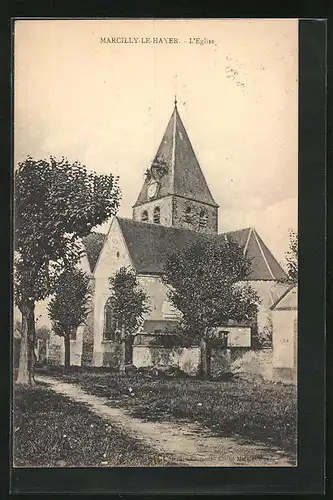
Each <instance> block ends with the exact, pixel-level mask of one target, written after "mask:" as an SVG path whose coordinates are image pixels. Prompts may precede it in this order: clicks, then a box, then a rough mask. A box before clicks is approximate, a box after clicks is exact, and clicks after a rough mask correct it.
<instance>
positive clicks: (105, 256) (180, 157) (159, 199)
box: [57, 102, 287, 367]
mask: <svg viewBox="0 0 333 500" xmlns="http://www.w3.org/2000/svg"><path fill="white" fill-rule="evenodd" d="M218 209H219V207H218V205H217V203H216V202H215V200H214V198H213V196H212V193H211V191H210V189H209V187H208V185H207V182H206V180H205V177H204V174H203V172H202V170H201V167H200V165H199V162H198V160H197V158H196V155H195V153H194V150H193V147H192V145H191V142H190V139H189V137H188V134H187V132H186V129H185V127H184V124H183V122H182V120H181V117H180V115H179V111H178V109H177V103H176V102H175V106H174V109H173V112H172V115H171V117H170V120H169V123H168V125H167V127H166V130H165V133H164V136H163V138H162V140H161V143H160V146H159V148H158V150H157V153H156V155H155V158H154V160H153V162H152V164H151V166H150V167H149V169H147V171H146V174H145V179H144V182H143V186H142V188H141V191H140V192H139V195H138V198H137V200H136V202H135V204H134V206H133V215H132V219H125V218H121V217H114V218H113V220H112V222H111V224H110V228H109V231H108V233H107V235H101V234H100V233H92V234H91V235H90V236H89V237H88V238H86V240H85V242H84V243H85V248H86V254H87V255H86V257H87V259H85V260H84V268H85V271H86V272H88V273H90V276H91V286H92V300H91V307H90V310H91V313H90V315H89V317H88V320H87V322H86V325H85V327H83V328H80V329H79V331H78V334H77V338H76V339H73V341H72V351H73V353H75V354H73V356H74V357H75V360H74V357H73V362H74V363H75V364H78V365H80V364H81V365H90V366H110V367H117V365H118V363H119V352H120V345H119V343H118V342H117V337H116V335H115V325H114V321H112V306H111V304H110V300H109V296H110V292H109V277H110V276H112V275H113V274H114V273H115V272H116V271H118V270H119V269H120V268H121V267H131V268H133V269H134V270H135V272H136V273H137V276H138V280H139V283H140V286H141V288H142V289H143V290H144V291H145V292H146V294H147V295H148V297H149V299H150V312H149V313H148V314H147V315H146V317H145V322H144V325H143V329H142V331H141V332H140V335H138V336H137V339H141V340H139V342H135V343H134V351H133V355H134V357H133V359H134V361H135V360H136V363H137V364H147V363H148V364H149V363H150V362H151V361H152V357H151V349H150V351H149V346H148V344H149V342H148V341H147V342H146V340H147V339H148V338H150V335H153V334H155V335H161V334H163V332H165V331H166V329H168V328H169V327H170V326H171V327H172V325H175V324H176V322H177V320H178V317H179V316H178V312H177V311H176V310H175V309H174V308H173V307H172V306H171V304H170V303H169V302H168V300H167V291H166V287H165V285H164V284H163V283H162V280H161V276H162V273H163V263H164V260H165V257H166V255H167V254H169V253H170V252H173V251H177V250H182V248H184V247H185V245H187V244H188V243H190V242H195V241H197V240H198V239H202V238H205V239H207V238H212V239H216V240H220V239H221V238H222V239H224V240H234V241H236V242H237V243H238V244H239V245H241V246H242V247H243V248H244V253H246V255H248V256H249V258H250V259H251V263H252V264H251V265H252V267H251V273H250V276H249V279H248V282H249V283H250V284H251V286H252V287H253V288H254V289H255V290H256V291H257V293H258V295H259V297H260V299H261V304H260V307H259V312H258V318H257V324H258V330H259V332H262V331H264V330H265V329H267V328H269V325H270V322H271V310H270V307H271V305H272V304H273V303H274V302H275V301H276V300H277V298H278V297H279V296H280V295H281V293H283V292H284V290H285V289H286V288H287V285H286V284H285V283H284V280H285V279H286V275H285V273H284V271H283V269H282V268H281V266H280V265H279V263H278V262H277V261H276V259H275V258H274V256H273V255H272V253H271V252H270V250H269V249H268V248H267V246H266V245H265V243H264V242H263V241H262V239H261V238H260V236H259V234H258V233H257V231H256V230H255V229H254V228H244V229H240V230H237V231H231V232H228V233H222V234H219V233H218ZM87 263H88V264H89V265H88V266H87ZM87 267H88V268H89V270H88V269H87ZM221 326H223V325H221ZM249 331H250V330H249V328H243V326H242V327H241V326H240V327H239V328H237V326H236V327H235V328H234V329H233V330H232V328H230V336H229V339H230V345H231V346H232V345H235V346H237V347H243V348H247V349H249V348H251V343H252V341H251V335H250V334H249ZM233 339H234V340H233ZM60 340H62V339H59V341H60ZM59 341H57V343H59ZM233 342H234V344H233ZM60 343H61V342H60ZM142 344H144V345H142ZM61 350H62V351H63V347H62V348H61ZM197 355H198V353H197V352H196V351H195V349H194V350H193V352H192V354H191V355H190V356H189V355H188V353H186V352H183V353H181V356H182V359H187V358H188V357H190V358H191V356H192V358H191V359H192V361H191V362H193V363H194V365H195V363H196V362H197V361H196V360H197ZM62 357H63V355H62ZM61 359H62V358H61ZM155 362H156V360H155ZM175 362H177V360H176V361H175ZM186 362H187V361H186Z"/></svg>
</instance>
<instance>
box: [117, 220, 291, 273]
mask: <svg viewBox="0 0 333 500" xmlns="http://www.w3.org/2000/svg"><path fill="white" fill-rule="evenodd" d="M118 222H119V225H120V228H121V230H122V233H123V235H124V239H125V241H126V244H127V248H128V251H129V253H130V256H131V259H132V262H133V265H134V267H135V268H136V270H137V272H138V273H142V274H145V273H147V274H161V273H162V272H163V263H164V261H165V258H166V257H167V255H168V254H170V253H173V252H175V251H177V250H178V251H179V250H182V249H183V248H184V247H185V246H186V245H187V244H188V243H194V242H196V241H198V240H199V239H208V238H209V239H212V238H214V239H216V240H217V241H221V238H223V239H226V238H230V239H232V240H234V241H235V242H236V243H238V244H239V245H240V246H242V247H244V251H246V254H247V255H248V257H249V258H250V259H251V263H252V270H251V274H250V275H249V278H248V279H249V280H284V279H286V275H285V273H284V271H283V269H282V268H281V266H280V265H279V264H278V262H277V261H276V259H275V258H274V257H273V255H272V254H271V252H270V251H269V250H268V248H267V247H266V245H265V244H264V243H263V241H262V240H261V238H260V237H259V235H258V234H257V232H256V231H255V230H254V229H252V228H246V229H240V230H239V231H231V232H228V233H223V234H219V235H209V234H203V233H199V232H196V231H190V230H186V229H178V228H175V227H165V226H161V225H157V224H148V223H145V222H137V221H133V220H131V219H123V218H118Z"/></svg>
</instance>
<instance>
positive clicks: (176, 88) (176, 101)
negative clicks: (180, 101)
mask: <svg viewBox="0 0 333 500" xmlns="http://www.w3.org/2000/svg"><path fill="white" fill-rule="evenodd" d="M174 102H175V108H176V107H177V75H175V101H174Z"/></svg>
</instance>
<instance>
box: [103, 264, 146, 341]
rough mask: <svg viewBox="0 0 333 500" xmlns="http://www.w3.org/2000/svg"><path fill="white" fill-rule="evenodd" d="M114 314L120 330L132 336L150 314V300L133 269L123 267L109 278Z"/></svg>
mask: <svg viewBox="0 0 333 500" xmlns="http://www.w3.org/2000/svg"><path fill="white" fill-rule="evenodd" d="M109 283H110V292H111V295H110V297H111V300H112V307H113V314H114V317H115V320H116V322H117V326H118V328H119V329H121V328H122V327H123V328H124V329H125V333H126V334H127V335H130V334H132V333H134V332H135V331H136V329H137V328H138V327H139V325H140V323H141V322H142V321H143V317H144V314H145V313H147V312H149V310H150V307H149V303H148V302H149V299H148V296H147V294H146V293H145V292H144V291H143V290H141V289H140V285H139V282H138V278H137V275H136V274H135V272H134V271H133V270H132V269H131V268H126V267H121V268H120V269H119V271H118V272H116V273H115V274H114V275H113V276H111V277H110V278H109Z"/></svg>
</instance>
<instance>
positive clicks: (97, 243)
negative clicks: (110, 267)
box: [83, 232, 106, 272]
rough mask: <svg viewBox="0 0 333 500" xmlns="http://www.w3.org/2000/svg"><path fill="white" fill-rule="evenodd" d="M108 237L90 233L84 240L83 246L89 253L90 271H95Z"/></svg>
mask: <svg viewBox="0 0 333 500" xmlns="http://www.w3.org/2000/svg"><path fill="white" fill-rule="evenodd" d="M105 238H106V235H105V234H103V233H97V232H96V233H94V232H93V233H90V234H88V236H85V237H84V238H83V245H84V248H85V251H86V253H87V257H88V261H89V265H90V270H91V272H93V271H94V269H95V266H96V262H97V259H98V256H99V254H100V253H101V250H102V247H103V244H104V241H105Z"/></svg>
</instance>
